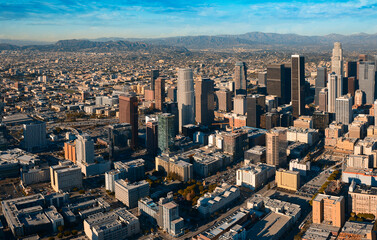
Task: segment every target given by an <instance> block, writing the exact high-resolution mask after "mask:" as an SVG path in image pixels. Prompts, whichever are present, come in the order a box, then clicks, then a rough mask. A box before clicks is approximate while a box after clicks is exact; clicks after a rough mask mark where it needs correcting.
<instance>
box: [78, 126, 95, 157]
mask: <svg viewBox="0 0 377 240" xmlns="http://www.w3.org/2000/svg"><path fill="white" fill-rule="evenodd" d="M76 156H77V157H76V161H77V163H79V164H85V163H87V164H90V163H94V142H93V140H92V138H91V137H90V136H89V135H88V134H86V133H85V134H82V135H78V136H77V139H76Z"/></svg>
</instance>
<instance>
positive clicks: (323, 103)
mask: <svg viewBox="0 0 377 240" xmlns="http://www.w3.org/2000/svg"><path fill="white" fill-rule="evenodd" d="M318 101H319V111H323V112H327V111H328V106H329V104H328V103H329V91H328V90H327V88H322V89H321V91H320V92H319V98H318Z"/></svg>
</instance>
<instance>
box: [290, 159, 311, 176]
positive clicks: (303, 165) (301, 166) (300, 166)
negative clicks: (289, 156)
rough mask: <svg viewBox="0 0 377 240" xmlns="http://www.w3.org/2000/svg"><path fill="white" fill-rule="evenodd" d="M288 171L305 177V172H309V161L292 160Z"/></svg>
mask: <svg viewBox="0 0 377 240" xmlns="http://www.w3.org/2000/svg"><path fill="white" fill-rule="evenodd" d="M289 170H290V171H296V172H299V173H300V175H301V176H306V174H307V172H308V171H310V161H300V160H299V159H293V160H291V161H290V162H289Z"/></svg>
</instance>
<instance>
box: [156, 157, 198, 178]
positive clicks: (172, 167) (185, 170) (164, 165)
mask: <svg viewBox="0 0 377 240" xmlns="http://www.w3.org/2000/svg"><path fill="white" fill-rule="evenodd" d="M155 164H156V170H157V171H159V170H162V171H164V172H166V173H168V174H169V173H174V174H177V175H178V177H179V178H180V180H181V181H184V182H187V181H188V180H190V179H192V178H193V177H194V176H193V174H194V169H193V165H192V164H191V163H188V162H185V161H183V160H180V159H179V158H178V157H175V156H173V157H170V156H168V155H161V156H157V157H156V159H155Z"/></svg>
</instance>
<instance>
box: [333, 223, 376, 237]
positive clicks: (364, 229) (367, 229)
mask: <svg viewBox="0 0 377 240" xmlns="http://www.w3.org/2000/svg"><path fill="white" fill-rule="evenodd" d="M337 239H338V240H349V239H360V240H375V239H376V233H375V231H374V226H373V223H367V222H346V223H345V224H344V227H343V228H342V231H341V232H340V233H339V235H338V237H337Z"/></svg>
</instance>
